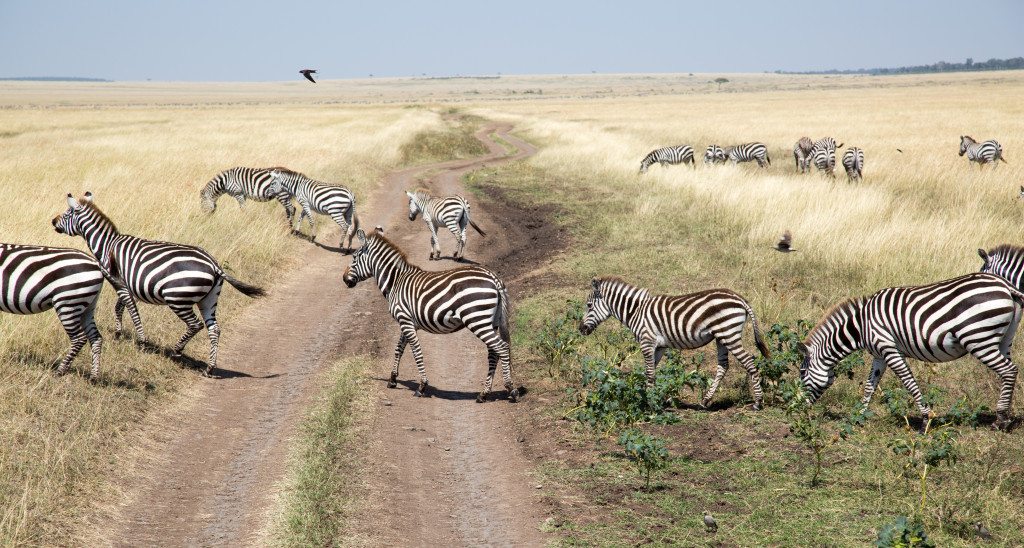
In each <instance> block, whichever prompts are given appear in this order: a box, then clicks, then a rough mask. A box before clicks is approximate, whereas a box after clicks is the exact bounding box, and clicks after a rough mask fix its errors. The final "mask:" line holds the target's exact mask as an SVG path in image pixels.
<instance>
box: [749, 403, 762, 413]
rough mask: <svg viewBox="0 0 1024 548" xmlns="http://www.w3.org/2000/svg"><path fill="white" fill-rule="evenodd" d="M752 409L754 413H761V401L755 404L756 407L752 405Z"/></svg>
mask: <svg viewBox="0 0 1024 548" xmlns="http://www.w3.org/2000/svg"><path fill="white" fill-rule="evenodd" d="M750 409H751V410H752V411H760V410H761V402H759V401H757V402H754V405H751V406H750Z"/></svg>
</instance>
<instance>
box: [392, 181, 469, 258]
mask: <svg viewBox="0 0 1024 548" xmlns="http://www.w3.org/2000/svg"><path fill="white" fill-rule="evenodd" d="M405 194H406V196H408V197H409V220H410V221H415V220H416V216H417V215H420V214H422V215H423V220H424V221H425V222H426V223H427V228H428V229H429V230H430V260H431V261H434V260H440V259H441V245H440V244H439V243H438V239H437V227H438V226H440V225H444V226H446V227H448V230H449V231H450V232H451V233H452V234H453V235H454V236H455V238H456V240H458V247H457V248H456V249H455V253H453V254H452V258H453V259H455V260H456V261H457V260H459V259H461V258H462V257H463V256H464V253H465V250H466V227H467V226H472V227H473V230H476V231H477V233H478V234H480V235H481V236H486V235H487V233H486V232H484V231H483V230H481V229H480V227H479V226H477V224H476V223H474V222H473V220H472V219H470V218H469V202H467V201H466V199H465V198H463V197H462V196H444V197H437V198H434V197H431V196H430V194H429V193H428V191H427V190H426V189H422V188H421V189H417V190H415V191H413V192H408V191H406V193H405Z"/></svg>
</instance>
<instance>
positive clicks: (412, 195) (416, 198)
mask: <svg viewBox="0 0 1024 548" xmlns="http://www.w3.org/2000/svg"><path fill="white" fill-rule="evenodd" d="M405 195H406V196H408V197H409V220H410V221H415V220H416V216H417V215H419V214H420V213H422V212H423V204H422V203H420V202H422V201H424V200H422V199H421V198H422V196H421V193H420V191H416V192H409V191H408V190H406V191H405Z"/></svg>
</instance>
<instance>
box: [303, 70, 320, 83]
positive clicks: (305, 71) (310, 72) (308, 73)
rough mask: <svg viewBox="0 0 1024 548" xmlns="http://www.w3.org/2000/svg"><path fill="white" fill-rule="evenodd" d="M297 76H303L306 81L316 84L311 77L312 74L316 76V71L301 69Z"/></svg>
mask: <svg viewBox="0 0 1024 548" xmlns="http://www.w3.org/2000/svg"><path fill="white" fill-rule="evenodd" d="M299 74H301V75H303V76H305V77H306V80H309V81H310V82H313V83H314V84H315V83H316V80H314V79H313V77H312V76H311V75H312V74H316V69H302V70H300V71H299Z"/></svg>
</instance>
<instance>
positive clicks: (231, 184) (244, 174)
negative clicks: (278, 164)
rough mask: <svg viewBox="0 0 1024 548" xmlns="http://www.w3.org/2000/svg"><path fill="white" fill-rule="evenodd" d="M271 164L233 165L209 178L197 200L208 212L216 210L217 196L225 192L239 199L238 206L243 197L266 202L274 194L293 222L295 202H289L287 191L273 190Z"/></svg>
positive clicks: (243, 202) (289, 197) (289, 223)
mask: <svg viewBox="0 0 1024 548" xmlns="http://www.w3.org/2000/svg"><path fill="white" fill-rule="evenodd" d="M273 169H274V168H256V167H233V168H231V169H226V170H224V171H221V172H220V173H218V174H217V176H215V177H214V178H213V179H210V182H208V183H206V186H205V187H203V190H202V191H201V192H200V193H199V199H200V204H201V205H202V208H203V210H204V211H206V212H207V213H213V212H214V211H216V210H217V200H218V199H219V198H220V196H221V194H227V195H228V196H231V197H232V198H234V199H236V200H238V206H239V207H245V199H246V198H251V199H252V200H254V201H257V202H266V201H269V200H271V199H273V198H276V199H277V201H278V202H280V203H281V205H282V206H283V207H284V214H285V217H286V218H287V220H288V226H291V224H292V218H293V217H294V216H295V206H294V205H292V197H291V196H289V195H288V193H286V192H276V193H275V192H272V189H271V183H273V178H272V177H271V176H270V172H271V170H273Z"/></svg>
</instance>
